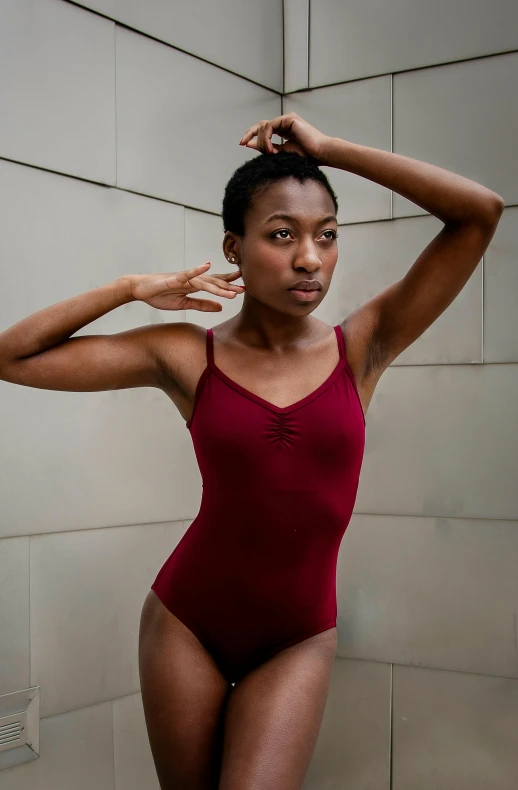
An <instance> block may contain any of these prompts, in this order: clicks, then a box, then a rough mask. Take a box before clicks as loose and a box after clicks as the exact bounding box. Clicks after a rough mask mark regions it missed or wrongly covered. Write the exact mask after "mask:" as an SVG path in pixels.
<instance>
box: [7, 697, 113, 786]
mask: <svg viewBox="0 0 518 790" xmlns="http://www.w3.org/2000/svg"><path fill="white" fill-rule="evenodd" d="M0 784H1V786H2V790H29V788H30V789H31V790H93V788H95V790H114V780H113V732H112V704H111V702H105V703H103V704H102V705H95V706H92V707H89V708H83V709H82V710H73V711H70V712H69V713H63V714H61V715H60V716H51V717H50V718H48V719H42V721H41V724H40V756H39V757H38V758H37V759H36V760H33V761H31V762H29V763H24V764H23V765H17V766H14V767H13V768H7V769H6V770H4V771H2V772H1V774H0Z"/></svg>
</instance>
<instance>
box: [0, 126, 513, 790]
mask: <svg viewBox="0 0 518 790" xmlns="http://www.w3.org/2000/svg"><path fill="white" fill-rule="evenodd" d="M273 134H277V135H278V136H280V137H282V138H283V139H284V140H286V142H285V143H284V144H282V145H275V144H274V143H272V139H271V138H272V135H273ZM240 144H241V145H246V146H248V147H249V148H252V149H255V150H257V151H260V152H261V154H262V155H261V156H258V157H256V158H254V159H253V160H251V161H248V162H246V163H245V164H244V165H242V166H241V167H240V168H239V169H238V170H237V171H236V172H235V173H234V175H233V176H232V178H231V180H230V181H229V183H228V185H227V187H226V190H225V196H224V201H223V224H224V229H225V235H224V239H223V250H224V254H225V257H226V259H227V260H228V261H229V263H231V264H235V265H236V266H237V267H238V270H237V271H236V272H231V273H227V274H219V275H211V274H209V273H208V271H209V269H208V267H209V266H210V264H204V265H202V266H197V267H195V268H193V269H188V270H186V271H180V272H176V273H173V274H169V275H163V274H156V275H127V276H125V277H122V278H120V279H118V280H116V281H114V282H112V283H109V284H108V285H105V286H102V287H100V288H95V289H93V290H91V291H89V292H88V293H85V294H82V295H80V296H77V297H73V298H71V299H68V300H66V301H64V302H61V303H58V304H56V305H53V306H51V307H48V308H46V309H44V310H41V311H39V312H38V313H35V314H34V315H31V316H29V317H28V318H25V319H24V320H22V321H20V322H19V323H17V324H15V325H14V326H12V327H10V328H9V329H7V330H6V331H5V332H3V333H2V334H1V335H0V377H1V378H3V379H4V380H5V381H11V382H13V383H16V384H22V385H25V386H30V387H40V388H45V389H56V390H74V391H87V390H88V391H95V390H108V389H122V388H126V387H150V386H151V387H160V388H161V389H163V390H164V392H165V393H166V394H167V395H168V396H169V397H170V398H171V400H172V401H173V403H174V404H175V405H176V407H177V408H178V410H179V412H180V414H181V415H182V417H183V418H184V419H185V420H186V425H187V428H188V429H189V430H190V431H191V435H192V440H193V443H194V448H195V451H196V456H197V459H198V462H199V464H200V470H201V473H202V477H203V482H204V487H203V497H202V504H201V508H200V512H199V513H198V515H197V517H196V518H195V520H194V522H193V523H192V524H191V526H190V527H189V529H188V530H187V532H186V533H185V535H184V536H183V538H182V540H181V541H180V543H179V544H178V546H177V547H176V548H175V550H174V551H173V553H172V554H171V556H170V557H169V558H168V559H167V561H166V562H165V564H164V566H163V567H162V569H161V570H160V572H159V573H158V575H157V577H156V579H155V581H154V582H153V585H152V589H151V590H150V591H149V593H148V595H147V598H146V600H145V602H144V607H143V610H142V617H141V628H140V644H139V662H140V676H141V687H142V698H143V703H144V711H145V717H146V723H147V728H148V733H149V739H150V744H151V749H152V753H153V757H154V760H155V765H156V769H157V774H158V777H159V781H160V786H161V788H163V790H166V789H167V790H172V789H173V788H174V789H175V790H187V789H189V790H194V789H195V788H196V789H198V788H199V789H200V790H201V789H202V788H203V790H207V788H220V790H251V789H252V788H253V789H254V790H259V788H265V789H266V788H268V790H274V788H275V789H276V790H277V788H278V790H281V789H282V790H295V789H298V788H300V787H301V786H302V782H303V779H304V776H305V774H306V771H307V768H308V766H309V763H310V760H311V757H312V754H313V750H314V747H315V743H316V740H317V735H318V731H319V727H320V724H321V720H322V716H323V712H324V708H325V704H326V698H327V693H328V689H329V680H330V674H331V669H332V665H333V660H334V657H335V654H336V647H337V638H336V589H335V571H336V558H337V554H338V549H339V546H340V541H341V539H342V537H343V534H344V531H345V529H346V527H347V524H348V523H349V519H350V516H351V513H352V509H353V506H354V501H355V497H356V490H357V485H358V479H359V474H360V468H361V464H362V459H363V450H364V439H365V423H364V415H365V413H366V412H367V409H368V406H369V402H370V400H371V398H372V395H373V392H374V389H375V387H376V384H377V382H378V381H379V378H380V376H381V374H382V373H383V371H384V370H386V368H387V367H388V366H389V365H390V363H391V362H392V361H393V360H394V359H395V357H396V356H398V354H400V353H401V352H402V351H403V350H404V349H405V348H407V347H408V346H409V345H410V344H411V343H413V342H414V341H415V340H416V339H417V338H418V337H419V336H420V335H421V334H422V333H423V332H424V331H425V330H426V329H427V327H429V326H430V325H431V324H432V323H433V322H434V321H435V320H436V319H437V318H438V316H439V315H441V313H442V312H443V311H444V310H445V309H446V308H447V307H448V305H449V304H450V303H451V302H452V301H453V299H455V297H456V296H457V294H458V293H459V292H460V290H461V289H462V288H463V286H464V285H465V284H466V282H467V280H468V279H469V277H470V276H471V274H472V273H473V271H474V270H475V268H476V267H477V265H478V262H479V261H480V259H481V256H482V255H483V253H484V251H485V249H486V248H487V246H488V244H489V242H490V240H491V238H492V236H493V234H494V232H495V229H496V227H497V224H498V221H499V218H500V216H501V213H502V211H503V205H504V203H503V200H502V198H501V197H500V196H499V195H498V194H496V193H494V192H492V191H491V190H489V189H487V188H485V187H484V186H481V185H480V184H477V183H475V182H474V181H471V180H469V179H467V178H463V177H462V176H459V175H455V174H453V173H451V172H448V171H446V170H443V169H441V168H439V167H435V166H433V165H430V164H426V163H424V162H419V161H416V160H413V159H410V158H407V157H404V156H399V155H397V154H393V153H389V152H386V151H381V150H377V149H374V148H367V147H365V146H361V145H356V144H353V143H350V142H347V141H345V140H341V139H339V138H331V137H328V136H326V135H324V134H322V133H321V132H319V131H318V130H317V129H315V128H314V127H313V126H311V125H310V124H308V123H307V122H305V121H304V120H303V119H302V118H301V117H300V116H298V115H296V114H295V113H288V114H286V115H282V116H279V117H277V118H274V119H273V120H271V121H261V122H260V123H258V124H255V125H254V126H252V127H251V128H250V129H249V130H248V131H247V133H246V134H245V135H244V137H243V138H242V140H241V141H240ZM319 165H327V166H331V167H337V168H341V169H344V170H348V171H350V172H352V173H356V174H357V175H360V176H363V177H365V178H368V179H370V180H372V181H375V182H377V183H378V184H381V185H383V186H385V187H387V188H388V189H392V190H395V191H396V192H398V193H399V194H401V195H403V196H404V197H406V198H408V199H409V200H412V201H413V202H414V203H416V204H417V205H419V206H421V207H422V208H424V209H425V210H426V211H428V212H430V213H432V214H434V215H435V216H436V217H438V218H439V219H440V220H442V221H443V222H444V227H443V228H442V230H441V231H440V232H439V233H438V234H437V236H436V237H435V238H434V239H433V240H432V242H431V243H430V244H429V245H428V246H427V247H426V248H425V250H424V251H423V252H422V253H421V255H420V256H419V258H418V259H417V261H416V262H415V263H414V265H413V266H412V267H411V268H410V270H409V271H408V273H407V274H406V275H405V277H403V278H402V279H401V280H399V281H398V282H396V283H394V284H393V285H391V286H390V287H389V288H387V289H386V290H384V291H383V292H382V293H380V294H379V295H377V296H376V297H375V298H373V299H371V300H369V301H368V302H366V303H364V304H363V305H361V306H360V307H359V308H357V309H356V310H354V311H353V312H352V313H351V314H350V315H348V316H346V317H344V319H343V320H342V321H341V323H340V324H338V325H336V326H334V327H330V326H329V325H328V324H326V323H325V322H323V321H320V320H318V319H316V318H312V317H311V313H312V311H313V310H314V309H315V307H317V306H318V305H319V304H320V303H321V301H322V299H323V298H324V297H325V295H326V293H327V291H328V289H329V287H330V284H331V279H332V275H333V271H334V268H335V265H336V262H337V258H338V250H337V242H336V237H337V221H336V213H337V208H338V206H337V200H336V196H335V194H334V192H333V190H332V188H331V186H330V185H329V182H328V180H327V178H326V177H325V175H324V174H323V172H322V171H321V170H320V169H319V167H318V166H319ZM239 276H242V278H243V281H244V283H245V286H239V285H234V284H233V283H232V281H233V280H234V279H236V278H237V277H239ZM197 291H207V292H208V293H210V294H214V295H215V296H221V297H225V298H235V296H236V295H237V294H239V293H243V292H244V301H243V306H242V309H241V311H240V312H239V313H238V314H237V315H236V316H234V317H233V318H231V319H229V320H228V321H225V322H223V323H221V324H219V325H217V326H216V327H215V328H214V331H211V330H208V331H207V332H205V330H204V329H202V328H201V327H199V326H197V325H196V324H193V323H189V322H178V323H168V324H161V325H158V326H157V325H151V326H146V327H140V328H138V329H133V330H131V331H129V332H121V333H119V334H116V335H111V336H82V337H77V338H71V335H73V334H74V333H75V332H77V331H78V330H79V329H81V328H82V327H84V326H86V325H87V324H89V323H90V322H92V321H94V320H95V319H97V318H99V317H100V316H102V315H104V314H105V313H107V312H109V311H110V310H114V309H115V308H116V307H118V306H119V305H123V304H125V303H127V302H130V301H133V300H141V301H144V302H146V303H147V304H150V305H152V306H153V307H156V308H157V309H163V310H186V309H194V310H200V311H204V312H205V311H208V312H217V311H218V310H220V308H221V305H220V304H219V302H217V301H215V300H206V299H200V298H198V297H194V298H193V297H191V296H190V295H191V294H193V293H196V292H197Z"/></svg>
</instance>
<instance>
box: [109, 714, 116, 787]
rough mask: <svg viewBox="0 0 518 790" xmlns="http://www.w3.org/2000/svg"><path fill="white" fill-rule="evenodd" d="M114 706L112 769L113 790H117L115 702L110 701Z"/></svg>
mask: <svg viewBox="0 0 518 790" xmlns="http://www.w3.org/2000/svg"><path fill="white" fill-rule="evenodd" d="M110 701H111V704H112V767H113V790H117V782H116V781H115V705H114V702H115V700H114V699H112V700H110Z"/></svg>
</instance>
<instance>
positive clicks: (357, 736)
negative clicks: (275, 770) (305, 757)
mask: <svg viewBox="0 0 518 790" xmlns="http://www.w3.org/2000/svg"><path fill="white" fill-rule="evenodd" d="M346 787H347V788H349V787H350V788H351V790H352V788H354V790H389V787H390V665H389V664H376V663H371V662H368V661H353V660H348V659H343V658H337V659H336V660H335V663H334V667H333V674H332V677H331V685H330V688H329V695H328V698H327V704H326V709H325V712H324V719H323V721H322V726H321V728H320V732H319V736H318V741H317V745H316V748H315V752H314V754H313V759H312V761H311V765H310V767H309V770H308V773H307V776H306V779H305V782H304V785H303V788H304V790H323V788H326V790H343V788H346Z"/></svg>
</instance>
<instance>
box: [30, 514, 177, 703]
mask: <svg viewBox="0 0 518 790" xmlns="http://www.w3.org/2000/svg"><path fill="white" fill-rule="evenodd" d="M187 526H188V524H187V522H185V521H184V522H182V521H177V522H171V523H164V524H148V525H143V526H132V527H118V528H112V529H91V530H83V531H81V532H68V533H64V534H55V535H38V536H36V537H33V538H31V685H33V686H35V685H39V686H41V711H42V712H41V715H42V716H51V715H54V714H56V713H62V712H64V711H66V710H72V709H74V708H79V707H82V706H85V705H92V704H94V703H97V702H102V701H105V700H109V699H113V698H114V697H122V696H125V695H127V694H131V693H134V692H137V691H138V690H139V688H140V681H139V674H138V649H137V648H138V631H139V622H140V613H141V610H142V605H143V603H144V599H145V597H146V595H147V593H148V591H149V589H150V587H151V584H152V583H153V581H154V579H155V577H156V575H157V574H158V572H159V570H160V568H161V567H162V565H163V564H164V562H165V561H166V559H167V558H168V556H169V555H170V554H171V552H172V551H173V549H174V548H175V546H176V544H177V543H178V541H179V540H180V538H181V537H182V535H183V534H184V532H185V530H186V529H187Z"/></svg>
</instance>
